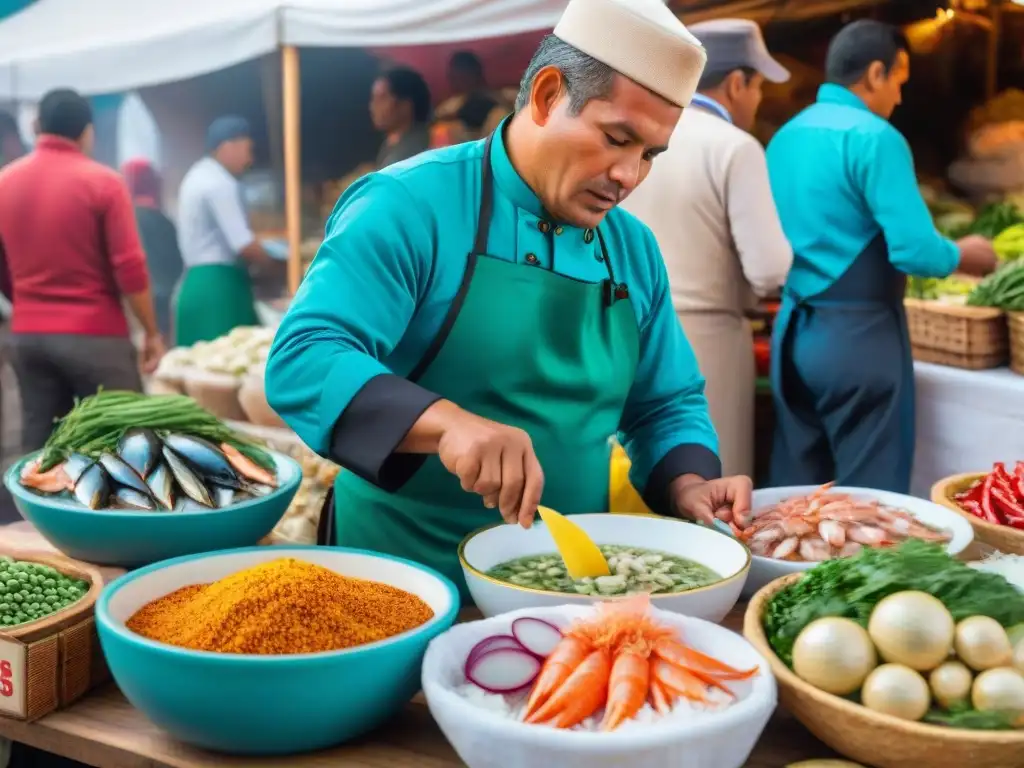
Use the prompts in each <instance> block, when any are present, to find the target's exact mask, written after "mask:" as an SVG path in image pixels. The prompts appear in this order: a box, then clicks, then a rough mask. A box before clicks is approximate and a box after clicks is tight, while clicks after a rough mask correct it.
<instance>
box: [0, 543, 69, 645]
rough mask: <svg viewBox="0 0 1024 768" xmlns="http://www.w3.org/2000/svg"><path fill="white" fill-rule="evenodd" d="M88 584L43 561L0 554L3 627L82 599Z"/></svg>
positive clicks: (32, 618) (29, 619) (59, 608)
mask: <svg viewBox="0 0 1024 768" xmlns="http://www.w3.org/2000/svg"><path fill="white" fill-rule="evenodd" d="M88 591H89V584H88V582H85V581H83V580H81V579H76V578H74V577H71V576H65V575H64V574H63V573H61V572H60V571H58V570H57V569H56V568H52V567H51V566H49V565H44V564H43V563H33V562H29V561H21V560H15V559H14V558H11V557H7V556H3V557H0V627H2V628H3V629H5V630H6V629H12V628H14V627H16V626H17V625H19V624H24V623H26V622H29V621H35V620H36V619H43V618H46V617H47V616H50V615H52V614H54V613H57V611H62V610H64V609H65V608H67V607H68V606H70V605H71V604H73V603H76V602H78V601H79V600H81V599H82V598H83V597H84V596H85V594H86V593H87V592H88Z"/></svg>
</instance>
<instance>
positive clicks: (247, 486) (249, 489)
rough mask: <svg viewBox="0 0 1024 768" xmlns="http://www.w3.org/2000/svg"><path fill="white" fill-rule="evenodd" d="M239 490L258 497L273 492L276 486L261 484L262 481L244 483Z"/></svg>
mask: <svg viewBox="0 0 1024 768" xmlns="http://www.w3.org/2000/svg"><path fill="white" fill-rule="evenodd" d="M239 490H240V491H242V492H244V493H247V494H249V495H250V496H252V497H256V498H258V497H260V496H266V495H267V494H268V493H271V492H273V490H274V488H273V487H272V486H269V485H261V484H260V483H243V484H242V487H241V488H240V489H239Z"/></svg>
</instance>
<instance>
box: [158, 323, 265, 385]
mask: <svg viewBox="0 0 1024 768" xmlns="http://www.w3.org/2000/svg"><path fill="white" fill-rule="evenodd" d="M273 341H274V330H273V329H272V328H264V327H262V326H242V327H239V328H235V329H234V330H232V331H231V332H230V333H228V334H227V335H226V336H221V337H220V338H219V339H214V340H213V341H200V342H196V343H195V344H194V345H193V346H191V347H176V348H175V349H172V350H170V351H169V352H168V353H167V354H166V355H165V356H164V357H163V359H162V360H161V361H160V367H159V368H158V369H157V372H156V376H157V377H161V376H164V377H167V376H174V375H176V374H180V373H181V372H182V371H186V370H190V369H193V370H198V371H202V372H204V373H215V374H222V375H226V376H244V375H245V374H246V373H248V372H249V370H250V369H252V368H256V367H258V366H260V365H263V364H264V363H266V361H267V355H268V354H270V345H271V343H272V342H273Z"/></svg>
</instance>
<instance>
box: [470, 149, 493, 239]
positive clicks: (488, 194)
mask: <svg viewBox="0 0 1024 768" xmlns="http://www.w3.org/2000/svg"><path fill="white" fill-rule="evenodd" d="M493 142H494V132H493V131H492V132H491V134H490V135H489V136H488V137H487V141H485V142H484V159H483V162H482V163H481V164H480V210H479V212H478V213H477V216H476V235H475V236H474V237H473V251H472V253H473V254H474V255H477V256H479V255H482V254H485V253H487V237H488V235H489V234H490V231H491V216H492V215H493V214H494V173H493V171H492V170H491V144H492V143H493Z"/></svg>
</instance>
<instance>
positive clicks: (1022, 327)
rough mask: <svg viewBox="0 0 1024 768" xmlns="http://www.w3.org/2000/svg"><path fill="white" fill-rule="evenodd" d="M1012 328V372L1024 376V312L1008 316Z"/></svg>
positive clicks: (1008, 314)
mask: <svg viewBox="0 0 1024 768" xmlns="http://www.w3.org/2000/svg"><path fill="white" fill-rule="evenodd" d="M1006 317H1007V320H1008V323H1007V324H1008V325H1009V327H1010V370H1012V371H1013V372H1014V373H1019V374H1020V375H1021V376H1024V312H1009V313H1007V315H1006Z"/></svg>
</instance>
